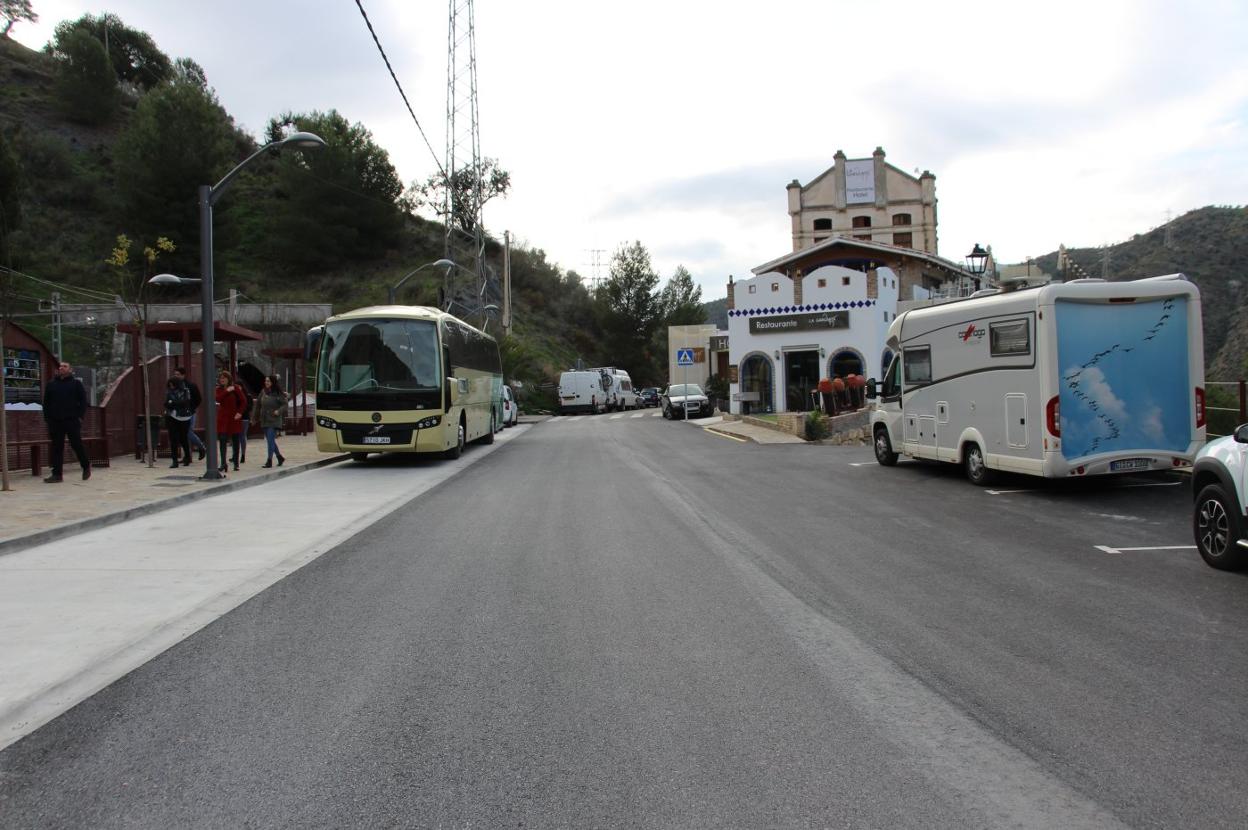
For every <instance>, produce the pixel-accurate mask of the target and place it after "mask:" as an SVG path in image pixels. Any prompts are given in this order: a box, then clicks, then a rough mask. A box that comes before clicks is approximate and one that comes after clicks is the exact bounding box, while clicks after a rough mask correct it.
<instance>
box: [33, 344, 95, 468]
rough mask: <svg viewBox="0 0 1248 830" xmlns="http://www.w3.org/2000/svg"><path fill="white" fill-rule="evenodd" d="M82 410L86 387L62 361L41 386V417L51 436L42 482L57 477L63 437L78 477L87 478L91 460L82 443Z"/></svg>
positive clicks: (85, 398) (84, 413)
mask: <svg viewBox="0 0 1248 830" xmlns="http://www.w3.org/2000/svg"><path fill="white" fill-rule="evenodd" d="M86 414H87V390H86V389H83V388H82V381H80V380H78V378H76V377H74V367H73V366H70V365H69V363H67V362H65V361H62V362H61V364H60V365H59V366H57V367H56V375H55V376H53V378H52V380H50V381H48V385H47V386H46V387H44V390H43V420H44V422H45V423H46V424H47V426H48V437H49V438H51V439H52V463H51V466H52V471H51V475H49V476H48V477H47V478H45V479H44V481H45V482H46V483H48V484H57V483H59V482H60V481H61V469H62V466H63V464H64V462H65V439H66V438H68V439H69V446H70V447H72V448H73V450H74V455H76V456H77V457H78V463H79V464H81V465H82V480H83V481H86V480H87V479H89V478H91V462H90V461H88V460H87V448H86V447H84V446H83V445H82V418H83V416H84V415H86Z"/></svg>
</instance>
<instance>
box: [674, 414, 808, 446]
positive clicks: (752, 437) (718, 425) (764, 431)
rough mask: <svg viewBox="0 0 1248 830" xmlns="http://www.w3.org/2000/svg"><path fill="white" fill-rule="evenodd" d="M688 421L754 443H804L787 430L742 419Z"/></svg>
mask: <svg viewBox="0 0 1248 830" xmlns="http://www.w3.org/2000/svg"><path fill="white" fill-rule="evenodd" d="M689 423H691V424H694V425H698V426H701V427H702V428H703V429H707V430H710V431H711V432H720V433H723V434H725V435H731V436H736V437H738V438H744V439H746V440H747V441H753V442H754V443H755V444H805V443H806V442H805V441H803V440H802V439H801V438H798V437H797V436H796V435H789V434H788V433H787V432H781V431H780V430H778V429H768V428H767V427H760V426H758V425H757V424H747V423H745V422H744V421H725V420H724V419H722V418H716V419H711V418H701V419H698V420H693V421H690V422H689Z"/></svg>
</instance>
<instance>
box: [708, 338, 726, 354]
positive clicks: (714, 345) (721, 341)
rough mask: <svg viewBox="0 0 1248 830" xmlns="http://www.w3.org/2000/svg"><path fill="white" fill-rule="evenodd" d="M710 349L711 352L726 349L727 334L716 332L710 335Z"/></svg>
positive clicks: (724, 350)
mask: <svg viewBox="0 0 1248 830" xmlns="http://www.w3.org/2000/svg"><path fill="white" fill-rule="evenodd" d="M711 351H713V352H726V351H728V335H726V334H717V335H714V336H713V337H711Z"/></svg>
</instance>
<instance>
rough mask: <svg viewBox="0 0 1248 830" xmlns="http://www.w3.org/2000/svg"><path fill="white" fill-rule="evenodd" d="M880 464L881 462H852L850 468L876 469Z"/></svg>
mask: <svg viewBox="0 0 1248 830" xmlns="http://www.w3.org/2000/svg"><path fill="white" fill-rule="evenodd" d="M878 463H879V462H876V461H851V462H849V466H851V467H874V466H876V464H878Z"/></svg>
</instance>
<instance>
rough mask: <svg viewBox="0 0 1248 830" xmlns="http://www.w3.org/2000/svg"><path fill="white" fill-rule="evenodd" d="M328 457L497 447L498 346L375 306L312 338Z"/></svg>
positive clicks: (461, 327)
mask: <svg viewBox="0 0 1248 830" xmlns="http://www.w3.org/2000/svg"><path fill="white" fill-rule="evenodd" d="M307 353H308V357H309V359H312V358H313V357H315V356H317V355H319V360H318V361H317V368H316V444H317V447H318V448H319V449H320V450H321V451H322V452H349V453H351V455H352V457H353V458H355V459H356V460H363V459H364V458H365V457H366V456H367V454H368V453H370V452H409V453H410V452H416V453H441V454H443V455H444V456H445V457H447V458H458V457H459V455H460V453H461V452H463V449H464V445H465V444H467V443H468V442H469V441H480V442H481V443H483V444H492V443H493V442H494V433H495V431H496V430H497V429H498V428H499V427H500V426H501V424H502V413H501V412H500V411H499V409H500V408H499V402H500V401H501V399H502V384H503V376H502V367H501V364H500V362H499V357H498V344H497V343H495V342H494V338H492V337H490V336H489V335H487V334H485V333H484V332H481V331H478V330H477V329H475V328H473V327H472V326H470V325H468V324H467V323H465V322H463V321H462V320H459V319H457V318H455V317H453V316H451V315H450V314H447V313H445V312H443V311H439V310H438V309H436V308H426V307H423V306H397V305H393V306H372V307H369V308H361V309H357V310H355V311H350V312H347V313H346V314H339V315H337V316H334V317H330V318H329V319H328V320H326V321H325V324H324V325H322V326H317V327H316V328H313V329H312V330H310V331H309V332H308V340H307Z"/></svg>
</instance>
